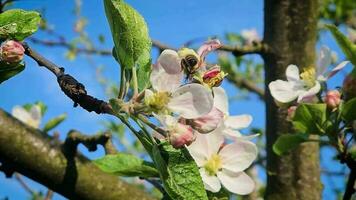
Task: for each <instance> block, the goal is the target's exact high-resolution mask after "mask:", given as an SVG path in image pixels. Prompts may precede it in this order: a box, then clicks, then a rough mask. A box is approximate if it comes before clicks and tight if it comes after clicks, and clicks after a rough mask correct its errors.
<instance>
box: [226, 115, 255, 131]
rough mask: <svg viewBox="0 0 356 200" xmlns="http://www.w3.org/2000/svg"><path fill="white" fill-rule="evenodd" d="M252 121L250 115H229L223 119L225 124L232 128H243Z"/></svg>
mask: <svg viewBox="0 0 356 200" xmlns="http://www.w3.org/2000/svg"><path fill="white" fill-rule="evenodd" d="M251 122H252V116H251V115H236V116H229V117H227V118H226V120H225V126H226V127H228V128H232V129H243V128H246V127H248V126H249V125H250V124H251Z"/></svg>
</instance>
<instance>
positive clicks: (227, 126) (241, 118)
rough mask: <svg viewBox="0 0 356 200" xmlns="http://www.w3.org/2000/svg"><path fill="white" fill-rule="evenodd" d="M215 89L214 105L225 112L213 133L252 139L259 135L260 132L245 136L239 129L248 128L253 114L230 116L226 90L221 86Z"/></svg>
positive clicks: (231, 137)
mask: <svg viewBox="0 0 356 200" xmlns="http://www.w3.org/2000/svg"><path fill="white" fill-rule="evenodd" d="M213 91H214V106H215V107H216V108H217V109H219V110H220V111H221V112H222V113H223V114H224V118H223V119H222V121H221V123H220V125H219V126H218V128H216V129H215V130H214V131H213V132H211V134H222V135H224V136H226V137H227V138H230V139H234V140H235V139H247V140H249V139H252V138H255V137H256V136H258V134H253V135H247V136H244V135H242V134H241V133H240V131H239V130H241V129H244V128H247V127H248V126H250V124H251V122H252V116H251V115H246V114H244V115H234V116H230V113H229V101H228V96H227V94H226V92H225V90H224V89H223V88H221V87H216V88H213Z"/></svg>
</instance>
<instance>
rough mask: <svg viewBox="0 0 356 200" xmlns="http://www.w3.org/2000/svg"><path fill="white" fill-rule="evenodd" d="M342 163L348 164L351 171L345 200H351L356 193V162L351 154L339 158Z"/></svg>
mask: <svg viewBox="0 0 356 200" xmlns="http://www.w3.org/2000/svg"><path fill="white" fill-rule="evenodd" d="M339 159H340V162H341V163H342V164H344V163H345V164H346V165H347V167H348V168H349V169H350V174H349V178H348V180H347V184H346V189H345V193H344V197H343V200H350V199H351V197H352V195H353V194H354V193H355V192H356V190H355V188H354V185H355V181H356V161H355V160H354V159H353V158H352V157H351V155H350V154H346V155H341V156H339Z"/></svg>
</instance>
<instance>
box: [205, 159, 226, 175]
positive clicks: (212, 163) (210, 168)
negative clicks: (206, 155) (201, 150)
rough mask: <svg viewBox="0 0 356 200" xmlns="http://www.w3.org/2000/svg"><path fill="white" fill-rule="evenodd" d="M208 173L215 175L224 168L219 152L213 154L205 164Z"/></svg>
mask: <svg viewBox="0 0 356 200" xmlns="http://www.w3.org/2000/svg"><path fill="white" fill-rule="evenodd" d="M204 168H205V170H206V171H207V173H208V175H210V176H215V175H216V173H217V172H218V171H219V170H220V169H221V168H222V163H221V158H220V156H219V155H218V154H213V155H212V156H211V157H210V159H209V160H208V162H206V164H205V165H204Z"/></svg>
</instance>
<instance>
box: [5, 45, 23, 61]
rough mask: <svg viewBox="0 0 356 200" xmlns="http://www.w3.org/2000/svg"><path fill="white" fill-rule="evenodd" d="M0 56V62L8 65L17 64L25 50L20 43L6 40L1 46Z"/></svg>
mask: <svg viewBox="0 0 356 200" xmlns="http://www.w3.org/2000/svg"><path fill="white" fill-rule="evenodd" d="M0 54H1V60H3V61H5V62H9V63H18V62H21V61H22V59H23V57H24V55H25V49H24V48H23V46H22V44H21V43H20V42H17V41H14V40H7V41H5V42H3V43H2V44H1V47H0Z"/></svg>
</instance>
